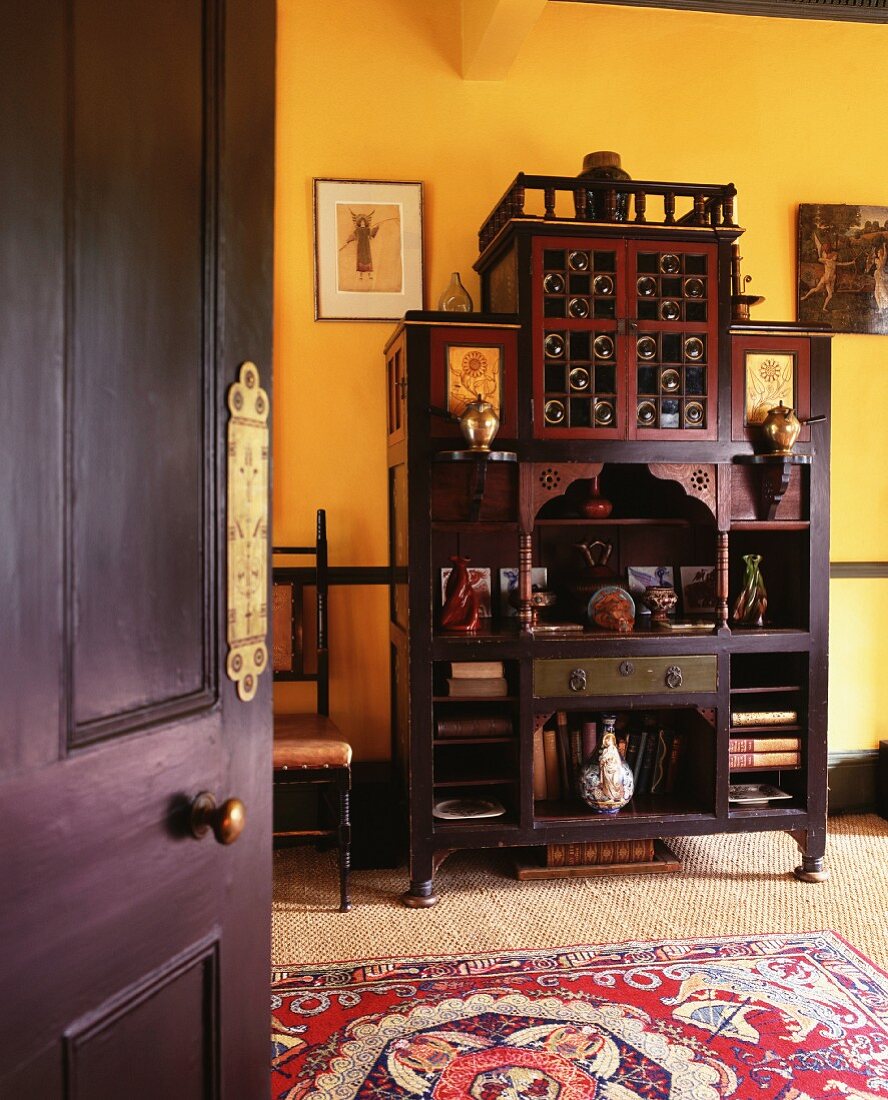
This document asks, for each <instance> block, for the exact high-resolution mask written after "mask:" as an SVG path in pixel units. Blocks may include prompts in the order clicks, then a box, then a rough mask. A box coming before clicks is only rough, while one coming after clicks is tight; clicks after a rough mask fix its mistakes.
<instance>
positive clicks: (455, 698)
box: [432, 695, 518, 705]
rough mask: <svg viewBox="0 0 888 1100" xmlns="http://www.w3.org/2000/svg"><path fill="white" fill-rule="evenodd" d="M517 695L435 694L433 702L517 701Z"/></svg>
mask: <svg viewBox="0 0 888 1100" xmlns="http://www.w3.org/2000/svg"><path fill="white" fill-rule="evenodd" d="M517 701H518V696H517V695H433V696H432V702H433V703H472V704H473V705H474V704H477V703H515V702H517Z"/></svg>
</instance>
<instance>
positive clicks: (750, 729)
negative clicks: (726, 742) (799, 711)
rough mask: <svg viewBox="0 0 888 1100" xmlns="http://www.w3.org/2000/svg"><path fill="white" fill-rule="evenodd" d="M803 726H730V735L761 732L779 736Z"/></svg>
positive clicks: (738, 735) (800, 728) (737, 735)
mask: <svg viewBox="0 0 888 1100" xmlns="http://www.w3.org/2000/svg"><path fill="white" fill-rule="evenodd" d="M805 728H806V727H805V726H800V725H798V724H795V725H786V726H767V725H764V726H731V729H730V731H729V732H730V734H731V737H746V736H747V734H750V733H761V734H766V735H768V736H771V737H779V736H780V735H781V734H783V733H797V732H798V731H799V730H803V729H805Z"/></svg>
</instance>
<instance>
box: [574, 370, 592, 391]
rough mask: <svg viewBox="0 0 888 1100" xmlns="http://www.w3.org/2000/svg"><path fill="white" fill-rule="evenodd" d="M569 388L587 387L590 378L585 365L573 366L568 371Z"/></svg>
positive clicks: (582, 388) (580, 388) (583, 388)
mask: <svg viewBox="0 0 888 1100" xmlns="http://www.w3.org/2000/svg"><path fill="white" fill-rule="evenodd" d="M569 378H570V388H571V389H572V390H585V389H588V388H589V382H590V381H591V378H590V376H589V372H588V371H587V370H586V368H585V367H574V369H573V370H572V371H571V372H570V375H569Z"/></svg>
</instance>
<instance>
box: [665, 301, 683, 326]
mask: <svg viewBox="0 0 888 1100" xmlns="http://www.w3.org/2000/svg"><path fill="white" fill-rule="evenodd" d="M660 316H661V317H662V318H663V320H664V321H677V320H678V319H679V317H681V309H680V308H679V305H678V302H673V301H671V300H667V301H665V302H663V303H662V304H661V306H660Z"/></svg>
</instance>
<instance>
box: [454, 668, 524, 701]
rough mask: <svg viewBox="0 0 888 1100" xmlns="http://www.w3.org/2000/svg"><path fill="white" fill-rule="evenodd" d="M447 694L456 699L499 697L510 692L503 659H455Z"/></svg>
mask: <svg viewBox="0 0 888 1100" xmlns="http://www.w3.org/2000/svg"><path fill="white" fill-rule="evenodd" d="M447 694H448V695H452V696H453V697H454V698H455V699H497V698H501V697H502V696H504V695H508V694H509V685H508V683H507V682H506V677H505V674H504V670H503V662H502V661H453V662H452V663H451V665H450V676H449V677H448V680H447Z"/></svg>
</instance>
